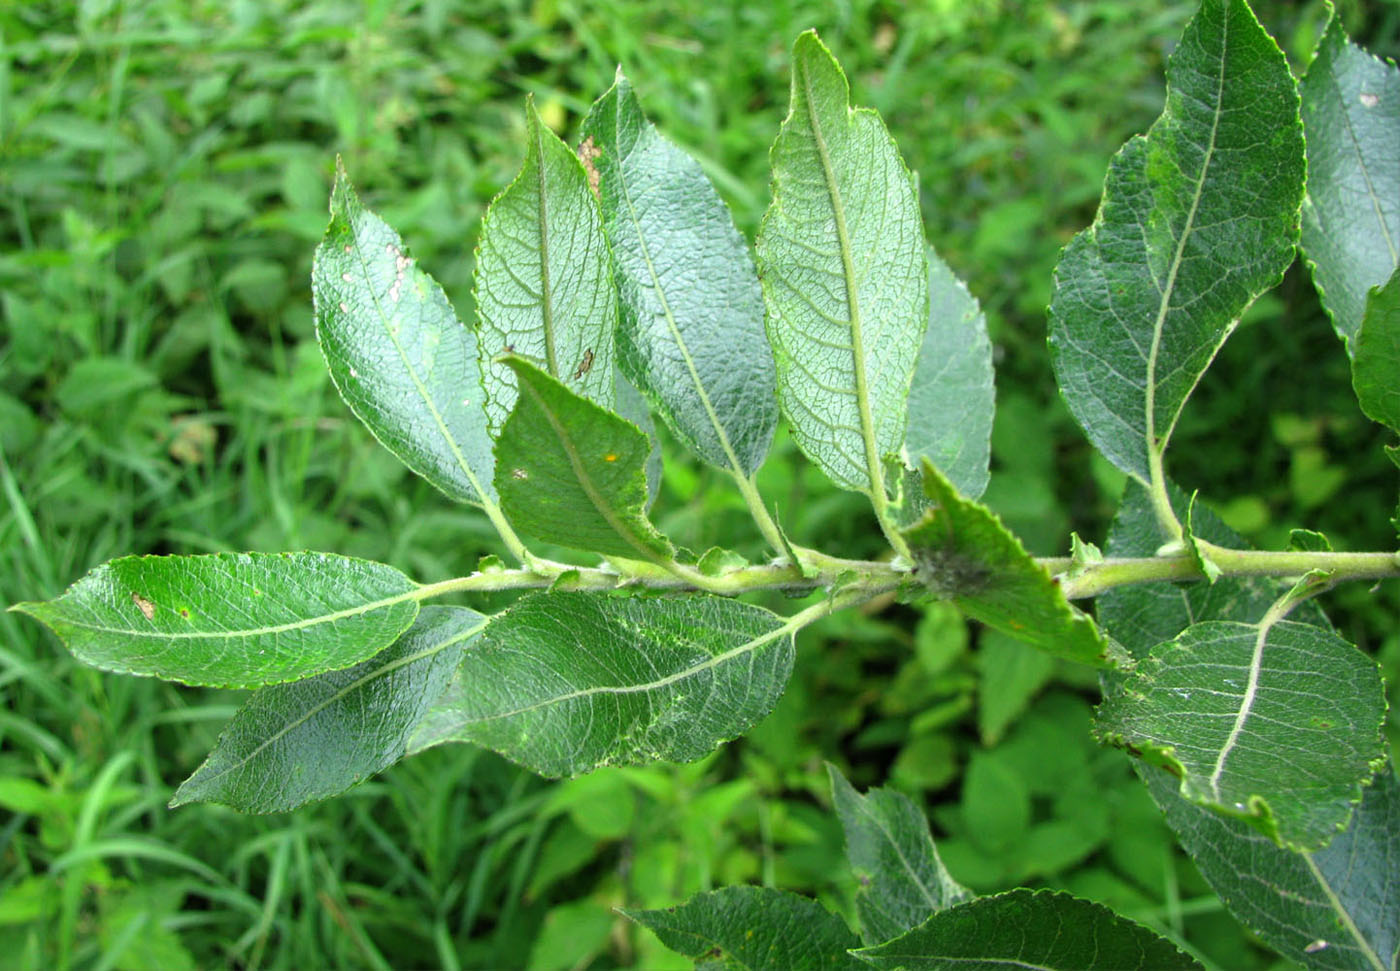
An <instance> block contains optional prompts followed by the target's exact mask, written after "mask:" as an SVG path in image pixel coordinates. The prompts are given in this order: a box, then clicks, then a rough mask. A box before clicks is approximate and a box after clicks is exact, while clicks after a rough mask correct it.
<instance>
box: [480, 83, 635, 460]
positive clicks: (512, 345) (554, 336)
mask: <svg viewBox="0 0 1400 971" xmlns="http://www.w3.org/2000/svg"><path fill="white" fill-rule="evenodd" d="M526 135H527V137H528V139H529V145H528V147H527V149H526V152H525V164H524V166H523V167H522V168H521V170H520V174H519V175H517V176H516V177H515V181H514V182H512V183H511V184H510V185H508V186H507V187H506V188H505V189H504V190H503V191H502V192H501V194H500V195H498V196H497V197H496V198H495V200H494V201H493V202H492V203H491V208H490V209H488V210H487V212H486V217H485V218H484V219H483V220H482V223H481V241H480V243H478V245H477V254H476V275H475V277H474V280H475V293H476V308H477V313H478V314H479V315H480V319H481V326H480V334H479V336H478V340H479V341H480V344H481V355H482V358H483V359H484V365H483V367H482V374H481V377H482V381H483V384H484V388H485V392H486V418H487V422H488V423H489V425H490V427H491V432H492V434H494V435H499V434H500V431H501V426H502V425H503V424H505V420H506V416H507V415H509V414H510V410H511V408H512V407H513V406H514V404H515V397H516V390H515V372H514V371H512V370H511V369H510V367H509V365H507V364H506V363H505V362H504V361H502V360H498V359H494V356H495V355H497V354H501V353H502V352H506V351H513V352H514V353H516V354H520V355H521V356H523V357H527V358H530V359H532V360H535V361H537V362H538V363H539V364H541V365H542V366H543V368H544V369H545V370H546V371H547V372H548V373H549V374H550V376H552V377H554V378H557V379H558V380H559V381H560V382H562V383H563V384H564V385H565V386H566V387H567V388H569V389H570V390H571V391H573V392H575V393H576V394H579V395H581V396H583V397H585V398H588V399H589V400H591V401H595V402H597V403H598V404H599V405H601V406H602V407H604V408H611V407H612V404H613V381H612V373H613V367H612V357H613V353H612V348H613V330H614V329H615V328H616V325H617V297H616V294H615V291H614V289H613V281H612V270H611V267H610V262H611V260H610V258H609V255H608V244H607V240H606V239H604V238H603V218H602V215H601V214H600V213H599V212H598V202H597V200H596V199H594V197H593V192H592V191H591V190H590V189H589V187H588V176H587V175H586V174H585V173H584V170H583V166H582V165H581V164H580V163H579V160H578V158H577V157H576V156H575V155H574V153H573V152H572V151H571V150H570V149H569V146H567V145H565V144H564V143H563V142H562V141H560V140H559V138H558V137H557V136H556V135H555V134H554V133H553V132H552V131H550V130H549V128H548V127H547V126H546V125H545V124H544V122H542V121H540V116H539V115H538V114H537V113H536V111H535V104H534V101H533V100H532V101H530V102H529V103H528V104H527V106H526Z"/></svg>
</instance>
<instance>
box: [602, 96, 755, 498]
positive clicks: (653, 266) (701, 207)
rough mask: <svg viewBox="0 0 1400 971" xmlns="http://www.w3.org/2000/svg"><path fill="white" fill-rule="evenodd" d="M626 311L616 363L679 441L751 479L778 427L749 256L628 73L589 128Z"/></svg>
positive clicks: (717, 202) (719, 202)
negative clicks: (647, 110)
mask: <svg viewBox="0 0 1400 971" xmlns="http://www.w3.org/2000/svg"><path fill="white" fill-rule="evenodd" d="M583 135H584V141H583V145H582V146H581V147H580V149H579V154H580V155H581V156H582V157H583V159H584V162H585V164H586V165H588V166H589V167H590V169H591V172H592V173H593V175H594V177H595V178H596V182H597V188H598V192H599V196H600V199H601V201H602V207H603V218H604V221H605V225H606V228H607V234H608V241H609V242H610V243H611V244H612V252H613V259H614V260H615V265H616V268H617V276H618V286H619V292H620V295H621V302H622V320H621V324H620V326H619V328H618V358H619V362H620V363H621V366H622V371H623V373H624V374H626V375H627V377H628V378H629V379H631V381H632V382H633V383H634V384H635V385H636V386H637V388H638V390H640V391H641V392H642V394H643V395H645V396H646V398H647V400H648V401H650V402H651V404H652V407H653V408H654V409H655V410H656V413H657V414H659V415H660V416H661V417H662V419H663V420H665V422H666V424H667V425H668V426H670V428H671V430H672V431H674V432H675V433H676V437H677V438H679V439H680V440H681V441H682V442H684V443H685V444H686V446H687V447H689V448H690V449H691V451H693V452H694V453H695V454H696V455H698V456H700V457H701V458H702V459H704V460H705V461H706V462H709V463H710V464H712V465H716V466H718V467H720V468H723V469H729V470H732V471H733V472H734V473H735V474H736V475H741V476H748V475H751V474H753V472H754V471H755V470H756V469H757V468H758V467H759V466H760V465H761V464H763V458H764V456H765V455H766V454H767V453H768V446H769V443H770V442H771V441H772V439H773V430H774V428H775V427H776V426H777V421H778V409H777V404H776V402H775V400H774V391H773V353H772V351H771V350H770V349H769V347H768V342H767V341H766V340H765V339H764V334H763V298H762V293H761V291H760V290H759V286H758V279H757V277H756V275H755V273H754V267H753V261H752V259H751V258H750V256H749V251H748V246H747V244H746V243H745V242H744V238H743V237H742V236H741V235H739V231H738V230H737V229H735V228H734V220H733V218H732V217H731V216H730V214H729V209H728V208H727V207H726V206H725V204H724V202H723V201H722V200H721V199H720V198H719V195H718V194H717V193H716V192H715V190H714V187H713V186H712V185H711V184H710V181H709V179H707V178H706V177H705V174H704V172H702V171H701V169H700V166H699V164H698V163H697V162H696V161H695V160H694V159H693V158H691V157H690V156H689V155H687V154H686V153H685V152H683V151H681V150H680V149H679V148H677V147H676V146H675V145H672V144H671V143H670V142H669V141H667V140H666V139H665V138H663V137H662V136H661V135H660V134H659V133H658V132H657V131H656V129H655V127H653V126H652V124H651V122H649V121H647V119H646V116H645V115H643V114H642V108H641V105H640V104H639V103H638V102H637V96H636V94H635V93H634V92H633V91H632V86H631V84H629V83H628V81H627V78H625V77H624V76H623V75H622V73H621V71H619V72H618V75H617V80H616V81H615V82H614V84H613V86H612V87H611V88H610V89H609V90H608V92H607V93H606V94H604V95H603V96H602V97H601V98H599V99H598V101H597V103H596V104H594V106H593V108H592V110H591V111H589V113H588V117H587V118H586V119H585V120H584V123H583Z"/></svg>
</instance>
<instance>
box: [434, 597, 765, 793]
mask: <svg viewBox="0 0 1400 971" xmlns="http://www.w3.org/2000/svg"><path fill="white" fill-rule="evenodd" d="M792 662H793V645H792V633H791V631H790V630H789V629H788V628H787V627H785V626H784V623H783V620H782V618H781V617H778V616H777V615H775V614H772V613H770V612H769V611H767V610H764V609H762V608H761V607H753V606H750V605H748V604H743V603H739V602H737V601H734V600H726V599H723V598H720V597H710V596H691V597H682V598H675V599H632V598H626V597H618V596H612V595H608V594H597V593H552V594H536V595H532V596H528V597H525V598H523V599H521V600H519V601H517V602H516V603H515V604H514V605H513V606H511V607H510V608H509V609H507V610H506V611H505V612H504V613H503V614H501V615H499V616H498V617H497V618H496V619H495V620H493V621H492V623H491V626H490V627H489V628H487V630H486V632H485V633H484V634H482V636H481V638H480V639H479V640H478V641H477V643H476V645H475V646H474V647H473V648H472V650H470V651H468V652H467V654H466V656H465V657H464V658H463V660H462V664H461V666H460V668H459V669H458V672H457V676H456V678H455V679H454V681H453V684H452V685H451V686H450V687H449V688H448V691H447V693H446V695H445V696H444V697H443V699H442V700H441V702H440V703H439V706H438V708H439V710H437V711H434V712H433V713H432V714H431V716H430V723H431V726H432V727H431V730H430V731H425V732H423V733H421V734H420V735H419V737H418V738H417V739H415V741H414V743H413V748H414V749H415V750H417V749H421V748H426V747H428V746H429V745H433V744H437V743H438V742H443V741H464V742H475V743H476V744H478V745H484V746H486V747H487V748H490V749H494V750H495V751H497V752H500V753H501V754H503V755H505V756H506V757H507V758H510V759H513V760H515V761H516V762H519V763H521V764H522V765H525V766H527V767H528V768H531V769H533V770H534V771H536V772H539V773H541V774H543V775H548V776H561V775H576V774H578V773H581V772H588V771H591V770H593V769H596V768H598V767H600V766H604V765H634V764H641V763H646V762H653V761H656V760H659V759H665V760H668V761H672V762H689V761H694V760H695V759H698V758H700V757H701V756H704V755H708V754H709V753H710V752H712V751H714V749H715V748H717V747H718V746H719V745H720V744H722V743H723V742H726V741H728V740H730V739H732V738H736V737H738V736H739V735H741V734H742V733H743V732H745V731H747V730H748V729H749V728H750V727H751V726H752V725H753V724H754V723H755V722H757V721H758V720H759V719H760V718H762V717H763V716H764V715H766V714H768V712H769V711H771V710H772V708H773V706H774V705H775V704H776V703H777V700H778V698H779V696H780V695H781V694H782V692H783V688H784V686H786V684H787V679H788V676H789V675H790V674H791V672H792Z"/></svg>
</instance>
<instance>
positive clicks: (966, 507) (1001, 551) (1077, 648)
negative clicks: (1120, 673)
mask: <svg viewBox="0 0 1400 971" xmlns="http://www.w3.org/2000/svg"><path fill="white" fill-rule="evenodd" d="M923 483H924V491H925V494H926V496H927V498H928V500H929V508H928V509H927V511H925V513H924V516H923V518H922V519H921V520H919V522H917V523H916V524H915V525H914V526H912V527H910V528H909V529H907V530H904V533H903V535H904V539H905V541H906V542H908V544H909V548H910V550H911V551H912V552H913V554H914V560H915V564H916V567H917V568H916V570H915V576H916V577H917V578H918V579H919V581H920V582H921V583H923V584H924V586H926V587H928V588H929V589H930V590H931V591H933V592H934V593H935V594H936V595H938V596H941V597H945V598H947V599H951V600H952V601H953V602H954V603H956V604H957V605H958V607H959V608H961V609H962V610H963V612H964V613H966V614H968V615H969V616H971V617H974V618H976V619H977V620H980V621H982V623H984V624H987V625H989V626H992V627H995V628H997V629H998V630H1001V631H1003V632H1005V633H1007V634H1010V635H1011V636H1012V637H1015V638H1016V639H1018V640H1021V641H1025V642H1026V643H1027V644H1031V645H1033V646H1035V647H1038V648H1040V649H1041V650H1042V651H1046V652H1047V653H1049V654H1053V655H1055V656H1057V657H1063V658H1067V659H1069V660H1071V661H1079V662H1080V663H1082V664H1092V665H1096V666H1099V667H1106V666H1108V665H1109V664H1110V663H1111V662H1110V659H1109V647H1108V644H1107V643H1106V642H1105V641H1104V639H1103V635H1102V634H1100V633H1099V630H1098V628H1097V627H1095V626H1094V622H1093V621H1092V620H1090V619H1089V618H1088V617H1087V616H1085V614H1084V613H1082V612H1081V611H1080V610H1078V609H1077V608H1075V607H1074V606H1073V605H1072V604H1070V602H1069V601H1067V600H1066V599H1065V597H1064V594H1062V593H1061V592H1060V588H1059V586H1058V585H1057V584H1056V583H1055V581H1054V578H1053V577H1051V576H1050V573H1049V571H1047V570H1046V569H1045V568H1044V567H1043V566H1041V565H1040V564H1038V563H1036V562H1035V560H1034V559H1032V558H1031V556H1030V554H1028V553H1027V552H1026V550H1025V547H1023V546H1022V545H1021V541H1020V540H1018V539H1017V538H1016V537H1015V536H1013V535H1011V533H1009V532H1007V530H1006V527H1005V526H1003V525H1002V524H1001V520H999V519H998V518H997V517H996V514H995V513H993V512H992V511H991V510H990V509H988V508H987V507H986V506H983V505H981V504H979V503H976V502H973V501H972V500H971V499H964V498H963V497H962V496H960V495H958V493H957V490H955V489H954V488H953V486H952V484H951V483H950V482H949V481H948V480H947V479H946V478H944V476H943V473H941V472H939V471H938V470H937V469H936V468H934V467H933V465H932V464H931V463H930V462H929V461H928V460H927V459H925V460H924V467H923Z"/></svg>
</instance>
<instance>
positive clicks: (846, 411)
mask: <svg viewBox="0 0 1400 971" xmlns="http://www.w3.org/2000/svg"><path fill="white" fill-rule="evenodd" d="M771 158H772V165H773V204H772V206H770V207H769V209H768V213H767V215H765V216H764V218H763V226H762V228H761V230H760V231H759V238H758V244H757V249H758V263H759V268H760V270H761V273H762V279H763V296H764V300H765V302H766V303H767V307H768V317H767V325H768V337H769V339H770V340H771V341H772V344H773V352H774V356H775V358H776V360H777V366H778V401H779V404H780V405H781V407H782V410H783V414H784V415H785V416H786V417H787V420H788V423H789V424H790V425H791V426H792V433H793V438H794V440H795V441H796V442H797V444H798V446H799V447H800V448H801V449H802V451H803V452H805V453H806V454H807V455H808V457H810V458H811V459H812V461H813V462H815V463H816V464H817V465H818V466H819V467H820V468H821V469H822V471H824V472H825V473H826V474H827V475H828V476H829V477H830V478H831V479H832V481H834V482H835V483H836V484H837V485H840V486H842V487H843V488H847V489H854V490H856V491H861V492H867V493H869V492H871V490H872V489H875V488H877V487H881V485H880V484H881V483H882V481H883V477H884V472H883V469H882V465H881V463H882V462H883V460H884V458H885V456H888V455H895V454H898V452H899V450H900V447H901V446H902V445H903V444H904V426H905V417H906V413H907V410H908V406H907V399H908V395H909V384H910V381H911V380H912V378H913V375H914V366H915V362H916V359H917V357H918V354H919V347H920V345H921V344H922V343H923V339H924V331H925V329H926V327H927V326H928V264H927V262H926V260H925V256H924V246H925V244H924V239H923V226H922V222H921V219H920V215H919V206H918V200H917V199H916V197H915V191H914V184H913V179H912V178H911V177H910V174H909V171H908V169H906V168H905V167H904V162H903V161H902V160H901V159H900V157H899V151H898V149H896V148H895V144H894V141H893V140H892V139H891V138H890V135H889V133H888V132H887V131H886V130H885V125H884V122H882V121H881V120H880V116H879V115H878V114H876V113H875V112H874V111H872V110H870V109H868V108H862V109H857V110H852V109H851V107H850V89H849V86H848V85H847V83H846V77H845V75H844V74H843V73H842V71H841V68H840V66H839V65H838V64H837V63H836V60H835V58H833V57H832V56H831V53H830V52H829V51H828V50H827V49H826V47H824V46H823V45H822V42H821V41H820V40H818V39H817V35H816V34H815V33H814V32H812V31H808V32H807V33H804V34H802V35H801V36H800V37H798V39H797V43H796V44H794V45H793V51H792V103H791V107H790V109H789V112H788V116H787V119H786V120H785V121H784V122H783V126H782V128H781V129H780V130H779V133H778V138H777V140H776V141H775V142H774V143H773V150H772V153H771Z"/></svg>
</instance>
